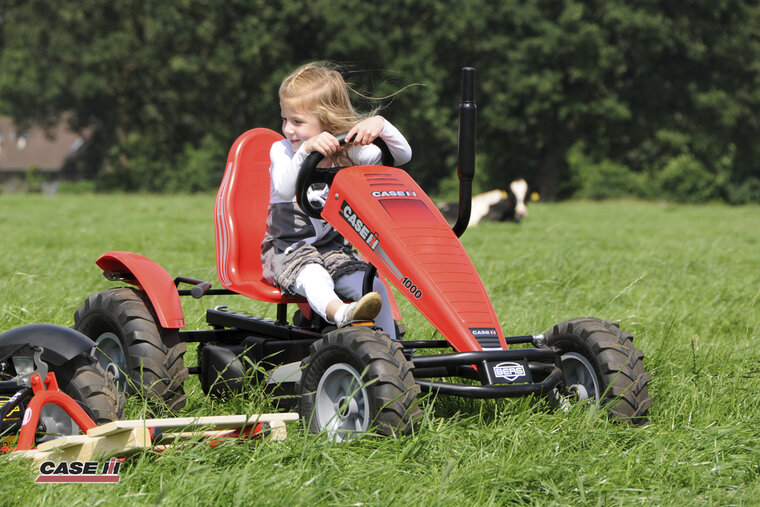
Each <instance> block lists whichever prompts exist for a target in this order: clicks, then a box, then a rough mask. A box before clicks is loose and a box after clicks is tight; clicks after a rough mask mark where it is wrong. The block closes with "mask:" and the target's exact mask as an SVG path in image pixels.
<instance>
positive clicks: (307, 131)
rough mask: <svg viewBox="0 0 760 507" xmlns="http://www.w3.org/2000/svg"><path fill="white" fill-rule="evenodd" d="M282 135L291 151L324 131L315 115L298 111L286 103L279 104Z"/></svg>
mask: <svg viewBox="0 0 760 507" xmlns="http://www.w3.org/2000/svg"><path fill="white" fill-rule="evenodd" d="M280 115H281V116H282V133H283V134H284V135H285V137H286V138H287V139H288V141H290V146H291V147H292V148H293V151H297V150H298V148H299V147H300V146H301V145H302V144H303V143H304V142H305V141H308V140H309V139H311V138H312V137H314V136H316V135H319V134H321V133H322V132H324V131H325V129H324V127H323V126H322V122H321V121H319V118H317V116H316V115H313V114H311V113H305V112H303V111H299V110H297V109H295V108H294V107H293V105H292V104H290V103H288V102H280Z"/></svg>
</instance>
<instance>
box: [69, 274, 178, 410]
mask: <svg viewBox="0 0 760 507" xmlns="http://www.w3.org/2000/svg"><path fill="white" fill-rule="evenodd" d="M74 328H75V329H76V330H78V331H80V332H82V333H84V334H85V335H87V336H89V337H90V338H91V339H92V340H93V341H95V343H96V345H97V348H96V351H95V357H96V358H97V359H98V362H99V363H100V364H101V366H103V367H104V368H106V369H108V370H109V371H111V372H112V373H113V374H114V375H115V376H116V379H117V384H118V386H119V389H120V390H121V391H124V392H125V393H126V394H128V395H129V394H132V393H135V392H137V391H140V392H141V393H142V394H143V395H145V396H147V397H148V399H150V400H153V401H158V402H163V403H165V404H166V406H167V407H168V408H169V409H171V410H176V409H179V408H182V407H184V406H185V392H184V389H183V387H182V384H183V383H184V381H185V380H186V379H187V376H188V372H187V368H185V362H184V354H185V351H186V350H187V348H186V345H185V343H184V342H182V341H180V339H179V332H178V331H177V330H176V329H164V328H162V327H161V326H160V324H158V319H157V318H156V316H155V313H154V312H153V311H152V307H151V305H150V303H149V302H146V300H145V299H144V298H143V297H142V294H141V293H139V292H138V291H136V290H134V289H131V288H117V289H110V290H106V291H103V292H99V293H97V294H93V295H92V296H90V297H88V298H87V299H86V300H85V302H84V304H83V305H82V306H80V307H79V309H77V311H76V313H75V314H74Z"/></svg>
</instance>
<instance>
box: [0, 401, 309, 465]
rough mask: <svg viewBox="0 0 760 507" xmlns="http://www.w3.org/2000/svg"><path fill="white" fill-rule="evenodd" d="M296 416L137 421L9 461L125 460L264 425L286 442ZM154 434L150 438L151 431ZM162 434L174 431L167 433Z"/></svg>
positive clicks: (111, 425) (68, 438)
mask: <svg viewBox="0 0 760 507" xmlns="http://www.w3.org/2000/svg"><path fill="white" fill-rule="evenodd" d="M297 419H298V414H295V413H292V412H289V413H284V414H251V415H232V416H211V417H177V418H165V419H136V420H128V421H113V422H110V423H107V424H103V425H101V426H96V427H95V428H91V429H90V430H89V431H88V432H87V434H86V435H70V436H65V437H60V438H56V439H54V440H50V441H48V442H43V443H42V444H40V445H39V446H37V448H36V449H32V450H29V451H19V452H12V453H10V454H8V455H7V456H8V457H13V458H27V459H32V460H34V462H35V463H41V462H43V461H57V462H61V461H92V460H96V459H99V460H104V459H107V458H110V457H112V456H118V457H126V456H129V455H132V454H135V453H137V452H142V451H146V450H148V449H151V448H153V447H155V446H157V445H160V446H164V447H165V446H166V445H172V444H175V443H181V442H182V441H185V440H189V439H210V440H214V439H220V438H225V437H230V436H232V437H234V436H235V435H236V431H237V430H244V429H246V428H250V427H251V426H255V425H256V424H258V423H265V424H266V426H267V428H266V431H265V433H264V436H266V437H267V438H269V439H270V440H285V439H286V438H287V428H286V426H285V423H286V421H295V420H297ZM154 428H159V429H160V430H161V431H160V433H157V432H155V431H154V433H153V435H154V437H158V440H157V441H154V439H153V438H151V431H152V430H153V429H154ZM165 430H177V431H174V432H166V431H165Z"/></svg>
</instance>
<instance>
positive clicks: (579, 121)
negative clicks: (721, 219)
mask: <svg viewBox="0 0 760 507" xmlns="http://www.w3.org/2000/svg"><path fill="white" fill-rule="evenodd" d="M0 5H2V7H0V114H8V115H11V116H13V117H14V118H15V119H16V121H17V123H19V124H22V125H23V124H31V123H46V124H52V123H54V122H56V121H57V120H58V118H60V117H61V115H63V114H64V113H66V114H68V115H70V121H71V124H72V126H73V127H74V128H75V129H78V130H85V129H86V130H87V131H88V132H92V142H91V143H90V145H89V147H88V150H87V152H86V156H85V157H84V158H83V159H82V160H81V161H80V163H79V170H80V172H81V175H82V176H83V177H85V178H89V179H93V180H95V181H96V182H97V186H98V188H100V189H103V190H106V189H123V190H149V191H196V190H207V189H211V188H214V187H215V186H216V185H217V184H218V182H219V180H220V178H221V173H222V170H223V166H224V160H225V159H226V152H227V149H228V148H229V146H230V145H231V144H232V142H233V141H234V139H235V138H236V137H237V135H238V134H240V133H242V132H243V131H245V130H247V129H249V128H252V127H254V126H265V127H269V128H272V129H279V105H278V101H277V87H278V85H279V82H280V81H281V80H282V78H283V77H284V76H285V75H286V74H287V73H288V72H289V71H291V70H292V69H293V68H295V67H296V66H297V65H299V64H301V63H304V62H306V61H309V60H316V59H329V60H333V61H335V62H338V63H340V64H342V65H343V66H344V70H345V71H346V75H347V76H348V78H349V80H350V81H351V82H352V83H353V86H354V87H355V89H356V90H357V91H359V92H360V93H361V94H362V95H364V96H365V97H362V96H358V95H357V97H356V99H357V102H358V105H359V106H360V107H361V108H363V109H365V110H367V109H371V108H373V107H376V106H378V105H382V106H384V109H383V111H384V113H383V114H386V115H388V116H389V117H390V118H391V119H392V121H393V122H394V123H395V124H397V125H398V126H399V127H400V128H401V129H402V131H403V132H405V133H406V134H407V137H408V138H409V140H410V142H411V144H412V146H413V148H414V159H413V160H412V162H411V164H410V166H409V170H410V172H412V173H413V174H414V175H415V176H416V177H417V179H418V180H419V181H420V183H421V184H422V185H423V186H424V187H425V188H427V189H428V190H430V191H431V192H437V191H438V192H440V191H442V192H446V191H447V190H450V189H451V187H452V176H451V175H453V174H454V173H455V170H454V168H455V158H456V137H457V136H456V134H457V125H456V117H457V110H456V106H457V103H458V100H459V79H460V75H459V69H460V68H461V67H462V66H466V65H470V66H474V67H476V68H477V71H478V72H477V74H478V75H477V79H478V88H477V99H478V103H479V109H480V113H479V118H478V170H479V173H478V176H477V182H476V190H477V189H481V190H485V189H489V188H495V187H498V188H504V187H505V186H506V184H507V181H508V180H510V179H512V178H515V177H525V178H527V179H528V180H530V181H532V183H533V184H534V185H535V186H537V187H538V189H539V190H540V192H541V194H542V196H543V197H544V198H545V199H553V198H564V197H572V196H579V197H589V198H605V197H619V196H625V195H630V196H638V197H649V198H667V199H674V200H680V201H691V202H703V201H706V200H724V201H727V202H731V203H743V202H760V169H759V165H760V163H759V162H758V160H760V158H759V157H758V155H760V143H759V142H758V139H760V7H758V3H757V2H756V1H749V0H744V1H743V0H681V1H679V2H673V1H670V0H638V1H624V0H597V1H594V0H589V1H575V0H566V1H561V0H527V1H525V0H464V1H463V0H419V1H411V0H384V1H383V2H355V1H348V0H314V1H310V2H279V1H276V0H224V1H221V0H219V1H215V0H174V1H171V2H166V1H165V0H78V1H76V2H73V1H69V0H64V1H61V2H53V3H51V2H49V1H48V0H1V1H0ZM407 85H415V86H411V87H408V88H404V87H406V86H407ZM399 90H401V91H399ZM395 92H399V93H396V94H395V95H394V93H395ZM389 95H392V97H391V98H387V99H385V100H380V101H377V100H369V99H368V98H366V97H375V98H380V97H386V96H389Z"/></svg>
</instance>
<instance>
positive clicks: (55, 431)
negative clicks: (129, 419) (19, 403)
mask: <svg viewBox="0 0 760 507" xmlns="http://www.w3.org/2000/svg"><path fill="white" fill-rule="evenodd" d="M52 371H53V373H55V377H56V380H57V382H58V387H59V388H60V389H61V391H63V392H64V393H66V394H68V395H69V396H71V398H72V399H73V400H74V401H76V402H77V403H79V405H80V406H82V407H83V408H84V409H85V412H87V413H88V415H89V416H90V417H92V419H93V421H95V424H106V423H109V422H111V421H116V420H119V419H121V417H122V415H123V412H124V394H123V393H121V392H119V390H118V389H117V387H116V383H115V382H114V377H113V375H112V374H110V373H108V372H106V371H105V370H104V369H103V368H102V367H101V366H100V365H99V364H98V362H97V361H96V360H95V359H94V358H92V357H90V356H89V355H81V356H77V357H75V358H73V359H72V360H70V361H68V362H66V363H65V364H63V365H61V366H55V367H52ZM40 429H41V433H42V434H41V435H38V437H37V439H36V442H37V444H38V445H39V444H40V443H42V442H45V441H47V440H51V439H53V438H58V437H60V436H64V435H77V434H78V433H79V426H78V425H77V424H76V423H75V422H74V420H73V419H72V418H71V417H70V416H69V415H68V414H67V413H66V411H65V410H63V409H62V408H61V407H59V406H58V405H56V404H54V403H47V404H45V405H44V406H43V407H42V409H41V410H40Z"/></svg>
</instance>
